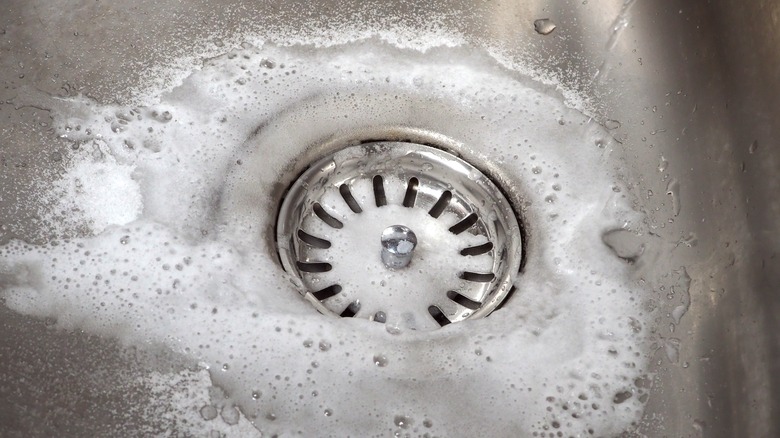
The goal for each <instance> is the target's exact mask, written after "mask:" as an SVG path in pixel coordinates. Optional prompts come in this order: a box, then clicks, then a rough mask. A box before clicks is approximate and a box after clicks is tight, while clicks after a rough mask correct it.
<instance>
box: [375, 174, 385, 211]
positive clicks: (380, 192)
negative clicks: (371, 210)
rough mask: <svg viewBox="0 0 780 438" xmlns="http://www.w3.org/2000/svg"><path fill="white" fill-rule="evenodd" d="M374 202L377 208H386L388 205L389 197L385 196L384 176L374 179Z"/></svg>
mask: <svg viewBox="0 0 780 438" xmlns="http://www.w3.org/2000/svg"><path fill="white" fill-rule="evenodd" d="M374 200H375V201H376V206H377V207H384V206H385V205H387V197H386V196H385V180H384V178H382V175H377V176H375V177H374Z"/></svg>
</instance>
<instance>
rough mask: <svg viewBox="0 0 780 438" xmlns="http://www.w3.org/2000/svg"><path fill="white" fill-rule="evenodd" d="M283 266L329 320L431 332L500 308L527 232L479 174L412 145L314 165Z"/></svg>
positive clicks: (293, 193) (281, 244)
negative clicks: (334, 317) (332, 317)
mask: <svg viewBox="0 0 780 438" xmlns="http://www.w3.org/2000/svg"><path fill="white" fill-rule="evenodd" d="M276 237H277V246H278V250H279V255H280V258H281V261H282V264H283V266H284V268H285V270H287V272H289V273H291V274H292V275H293V276H294V277H295V278H296V279H297V280H298V282H299V287H300V288H301V292H302V293H303V294H304V295H305V297H306V298H307V299H308V300H309V301H310V302H311V303H312V304H314V306H315V307H316V308H317V309H318V310H319V311H320V312H322V313H324V314H332V315H338V316H342V317H363V318H368V319H371V320H374V321H378V322H387V323H392V324H394V325H399V326H404V327H408V328H412V329H419V330H430V329H435V328H438V327H441V326H444V325H447V324H450V323H454V322H460V321H463V320H466V319H470V318H479V317H483V316H486V315H488V314H489V313H490V312H491V311H493V310H495V309H496V308H497V307H498V306H499V305H500V304H501V303H502V302H503V301H504V300H505V299H506V298H507V297H508V296H509V294H510V293H511V291H512V289H513V286H512V283H513V281H514V279H515V276H516V275H517V273H518V270H519V268H520V264H521V257H522V235H521V230H520V225H519V223H518V221H517V217H516V215H515V212H514V211H513V210H512V207H511V205H510V204H509V202H508V201H507V199H506V198H505V197H504V195H503V194H502V192H501V190H499V189H498V187H497V186H496V185H495V184H494V183H493V181H491V180H490V179H489V178H488V177H486V176H485V175H484V174H483V173H482V172H480V171H479V170H478V169H476V168H475V167H474V166H472V165H470V164H468V163H466V162H465V161H463V160H462V159H460V158H458V157H456V156H454V155H452V154H449V153H447V152H444V151H442V150H439V149H435V148H432V147H429V146H424V145H420V144H415V143H406V142H371V143H365V144H361V145H358V146H351V147H347V148H345V149H342V150H340V151H338V152H336V153H334V154H332V155H330V156H328V157H325V158H323V159H321V160H319V161H318V162H316V163H314V164H312V165H311V166H310V167H309V168H308V169H307V170H306V171H305V172H304V173H303V174H302V175H301V176H300V177H299V178H298V179H297V180H296V181H295V182H294V183H293V184H292V186H291V187H290V189H289V191H288V193H287V196H286V197H285V199H284V201H283V203H282V206H281V209H280V212H279V217H278V221H277V236H276Z"/></svg>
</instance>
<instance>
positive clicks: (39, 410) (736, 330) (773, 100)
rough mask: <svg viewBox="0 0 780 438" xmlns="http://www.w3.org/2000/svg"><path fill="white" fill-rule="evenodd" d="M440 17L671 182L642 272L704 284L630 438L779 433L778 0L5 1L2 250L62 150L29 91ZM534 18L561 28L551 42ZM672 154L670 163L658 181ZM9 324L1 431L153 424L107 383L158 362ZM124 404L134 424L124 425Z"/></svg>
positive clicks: (130, 77) (656, 184) (134, 397)
mask: <svg viewBox="0 0 780 438" xmlns="http://www.w3.org/2000/svg"><path fill="white" fill-rule="evenodd" d="M236 11H240V12H241V13H235V12H236ZM442 11H446V12H448V14H447V15H446V17H447V18H445V19H444V20H443V22H442V24H443V25H444V26H447V27H450V28H452V29H455V30H457V31H459V32H461V33H463V34H464V35H465V36H466V38H467V39H468V40H469V41H471V42H472V44H474V45H477V46H479V45H500V46H502V47H505V48H506V49H507V51H508V53H509V56H512V55H513V54H514V53H518V54H519V53H521V52H522V53H534V54H535V60H536V62H537V63H538V65H539V66H541V68H544V69H547V70H549V71H550V72H552V73H561V72H567V71H568V72H576V73H577V75H578V76H579V77H583V78H590V80H587V81H583V83H582V84H581V87H582V90H583V91H584V92H585V93H587V94H589V95H591V96H593V97H594V99H595V100H596V101H597V102H599V104H600V107H601V111H602V113H603V114H604V118H605V119H611V120H616V121H619V122H620V126H619V127H617V128H616V129H614V131H613V132H614V135H615V136H616V138H617V139H619V140H620V141H621V142H622V144H623V145H624V150H623V155H624V157H625V166H626V169H625V170H626V173H627V174H630V175H632V176H631V178H632V179H633V180H634V181H633V183H634V185H635V187H636V188H637V190H639V191H640V192H646V191H648V190H651V191H653V192H654V193H658V194H664V193H666V192H667V187H668V185H669V181H668V180H664V179H663V174H670V175H673V177H674V178H675V179H676V180H677V182H678V189H675V190H677V191H676V192H675V196H674V197H675V198H676V200H674V199H672V198H673V197H672V196H654V197H652V198H650V199H644V200H643V203H642V206H641V208H642V209H643V210H644V211H645V212H647V214H648V223H649V226H650V227H651V228H653V229H654V232H655V234H656V235H657V236H658V239H659V241H663V242H675V241H677V242H680V244H678V245H677V246H676V247H675V249H674V250H673V251H671V253H670V254H671V255H670V257H668V258H667V259H665V260H663V261H662V262H661V261H659V262H658V263H657V264H656V265H653V266H649V267H647V268H646V269H647V272H645V274H644V275H645V276H646V277H647V278H653V277H658V276H661V275H663V272H665V271H669V270H671V269H674V268H678V267H680V266H685V267H686V270H687V272H688V274H689V275H690V277H691V278H692V283H691V301H692V302H691V306H690V312H689V314H688V315H686V317H685V318H684V319H683V320H682V322H681V324H680V325H679V326H678V327H677V328H676V334H677V336H678V337H679V338H681V341H682V348H681V351H680V362H679V363H678V364H670V363H668V361H666V360H665V359H664V358H663V357H662V354H660V353H659V354H658V360H657V362H656V363H657V364H658V366H657V368H656V370H655V372H656V373H657V378H656V379H655V380H656V384H655V386H654V388H653V391H652V396H651V397H650V400H649V402H648V407H647V410H646V413H645V419H644V420H643V421H642V423H641V424H640V425H638V428H637V431H633V432H627V433H626V435H627V436H634V435H635V434H639V435H642V434H644V435H647V436H652V437H655V436H659V437H660V436H669V437H679V436H708V437H731V436H751V437H752V436H755V437H770V436H779V435H780V381H778V377H777V376H778V375H780V321H779V319H780V294H778V290H780V256H778V252H780V219H778V217H780V195H778V193H780V145H779V144H778V139H779V138H780V2H778V1H771V0H755V1H750V2H745V1H739V0H712V1H708V2H690V1H685V0H669V1H663V2H660V1H658V2H650V1H625V2H624V1H622V0H604V1H596V0H590V1H587V0H586V1H580V0H577V1H565V0H555V1H544V2H542V1H525V0H518V1H515V2H473V3H471V2H465V1H445V0H434V1H430V2H424V3H415V2H393V1H389V2H382V3H374V2H360V1H356V0H355V1H349V0H347V1H322V2H302V1H289V2H262V3H259V2H249V1H242V0H233V1H223V2H206V1H203V0H200V1H190V2H180V1H178V0H153V1H152V0H140V1H135V2H118V1H117V2H113V1H98V2H96V1H87V0H65V1H60V2H50V1H43V0H4V1H3V2H2V3H0V224H1V225H2V226H3V228H2V230H3V231H2V234H0V241H7V240H8V239H11V238H15V237H18V238H28V239H32V236H33V233H32V232H31V230H33V229H35V228H36V227H38V226H39V225H40V222H39V221H40V218H38V217H37V216H36V214H35V210H34V208H33V206H32V205H31V203H30V202H29V200H28V199H27V198H26V194H27V193H29V189H30V184H31V180H32V175H49V174H51V175H52V178H53V177H54V175H56V172H57V168H58V164H57V161H56V160H55V159H53V153H55V152H57V151H58V150H59V148H61V147H62V146H61V145H60V144H58V143H57V141H56V139H53V138H52V136H51V135H48V134H47V133H46V129H41V127H42V126H44V128H45V125H42V124H46V123H49V122H50V118H49V116H48V113H47V112H46V111H43V110H41V109H37V108H33V107H23V108H16V106H15V104H14V98H15V97H16V96H18V95H19V94H20V93H23V92H24V90H25V89H30V88H32V89H37V90H40V91H43V92H47V93H51V94H54V95H57V94H69V95H70V94H75V93H83V94H84V95H86V96H89V97H92V98H94V99H97V100H98V101H101V102H114V101H122V99H123V98H125V97H126V96H125V95H123V94H122V93H120V92H118V91H117V90H126V89H127V88H128V87H131V86H132V85H133V84H136V83H139V82H140V81H142V80H143V78H142V77H141V74H142V71H143V70H142V69H140V68H138V67H139V66H146V65H154V64H156V63H164V62H166V61H167V60H170V59H172V58H175V57H177V56H181V55H184V54H186V53H188V51H190V50H192V48H193V47H194V46H195V45H197V44H198V41H200V40H204V39H208V38H213V35H219V34H224V35H229V34H230V33H231V32H232V31H235V30H237V29H242V30H252V29H256V30H258V31H262V29H264V28H272V27H274V26H279V25H280V23H283V25H285V26H290V27H295V26H298V25H299V23H300V26H303V25H304V24H306V23H320V24H322V25H324V26H327V25H328V23H338V22H343V21H344V20H346V19H347V18H345V17H349V16H355V15H360V14H363V15H362V16H365V17H367V18H366V19H367V20H368V21H371V20H376V21H377V23H381V18H382V17H383V16H385V15H393V16H395V17H400V18H399V21H400V22H403V21H404V20H406V19H407V18H408V19H409V20H410V22H412V23H413V22H414V20H413V18H415V17H416V18H419V17H427V16H429V15H430V16H433V15H437V16H438V14H439V13H440V12H442ZM540 18H549V19H551V20H552V21H553V22H554V23H555V24H556V26H557V27H556V29H555V30H554V31H553V32H551V33H550V34H549V35H545V36H543V35H540V34H539V33H537V32H536V31H535V30H534V21H535V20H536V19H540ZM518 56H519V55H518ZM660 157H663V158H664V160H666V161H667V162H668V164H667V166H668V167H667V169H666V170H665V171H664V172H659V170H658V167H659V159H660ZM672 202H680V213H679V215H677V216H674V217H673V219H674V221H673V222H669V219H670V217H669V214H668V210H669V204H670V203H672ZM656 208H658V209H659V210H656ZM692 235H695V245H690V246H689V245H688V244H686V243H691V242H692V241H691V240H689V239H688V236H692ZM0 326H2V333H3V336H1V337H0V358H2V361H0V435H3V436H46V435H60V436H85V435H94V434H103V435H105V434H112V433H114V434H116V433H117V431H120V430H121V431H124V432H127V433H128V434H130V435H132V434H133V431H134V430H140V429H134V427H135V426H134V423H131V422H128V420H127V418H132V417H133V413H134V412H136V411H134V410H133V409H134V407H137V406H139V403H143V402H144V392H143V391H142V390H141V389H138V388H135V389H132V390H129V392H130V393H131V395H130V396H128V391H116V390H115V388H113V387H106V385H105V384H104V383H102V380H101V379H95V378H94V376H95V375H96V373H97V374H98V375H101V374H102V375H110V374H116V375H121V376H132V375H133V374H134V373H135V374H140V373H141V372H142V370H145V369H148V368H149V367H150V366H151V365H150V363H151V362H153V361H150V360H149V357H148V355H142V356H143V357H140V356H136V355H132V354H126V353H125V352H123V351H122V348H121V347H120V346H119V345H117V343H116V342H114V341H107V340H95V339H93V338H91V337H88V336H87V335H85V334H82V333H80V332H72V333H63V332H60V331H54V330H51V329H49V328H47V327H46V322H45V321H37V320H34V319H32V318H27V317H22V316H19V315H17V314H15V313H13V312H11V311H10V310H8V309H7V308H5V307H4V306H0ZM166 363H168V362H166ZM683 364H687V366H683ZM184 365H187V362H186V361H182V362H180V366H184ZM166 366H169V365H166ZM111 381H112V382H117V381H120V380H117V377H116V376H114V377H113V378H112V380H111ZM121 381H125V380H121ZM126 381H132V379H131V378H129V377H128V378H127V380H126ZM109 407H110V408H109ZM123 409H124V410H125V411H126V412H128V413H129V414H128V416H117V415H116V412H121V411H122V410H123ZM139 415H140V412H139ZM136 419H137V421H138V422H143V421H146V420H144V419H143V418H140V417H138V418H136Z"/></svg>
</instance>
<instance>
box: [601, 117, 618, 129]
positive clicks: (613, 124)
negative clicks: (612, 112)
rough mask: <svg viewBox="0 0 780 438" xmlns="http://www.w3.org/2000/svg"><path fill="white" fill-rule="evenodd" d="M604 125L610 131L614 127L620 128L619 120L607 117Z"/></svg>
mask: <svg viewBox="0 0 780 438" xmlns="http://www.w3.org/2000/svg"><path fill="white" fill-rule="evenodd" d="M604 127H605V128H607V129H609V130H610V131H612V130H614V129H618V128H620V122H618V121H617V120H612V119H609V120H607V121H606V122H604Z"/></svg>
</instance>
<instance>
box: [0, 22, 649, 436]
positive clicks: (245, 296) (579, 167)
mask: <svg viewBox="0 0 780 438" xmlns="http://www.w3.org/2000/svg"><path fill="white" fill-rule="evenodd" d="M438 37H439V38H443V36H442V35H438ZM437 41H438V40H437ZM300 42H301V43H312V42H311V41H308V42H307V41H304V40H301V41H300ZM393 42H394V40H393V38H391V36H387V37H385V38H383V41H360V42H357V43H354V44H343V45H328V46H327V47H318V46H317V44H310V45H301V46H295V47H276V46H273V45H270V44H265V45H262V46H261V45H259V44H257V45H254V46H253V45H250V44H245V45H244V46H243V47H242V48H241V49H236V50H232V51H230V52H228V53H226V54H224V55H222V56H218V57H215V58H212V59H210V60H208V61H207V62H206V63H205V65H204V66H203V68H202V69H200V70H198V71H196V72H193V73H192V74H191V75H189V76H188V77H187V79H186V80H183V81H182V83H181V85H180V86H178V87H177V88H175V89H173V90H171V91H170V92H168V93H163V94H161V95H160V96H159V103H157V104H155V105H153V106H147V107H117V106H108V105H98V104H95V103H92V102H90V101H89V100H88V99H85V98H74V99H70V100H65V101H57V102H54V101H52V102H50V106H51V107H52V108H54V110H53V115H54V118H55V126H56V128H57V129H58V130H59V132H58V134H59V135H61V136H62V137H63V141H66V142H69V143H70V144H71V145H73V146H77V147H78V152H77V153H74V154H73V155H72V156H71V157H70V159H71V160H72V161H71V163H70V164H69V165H68V167H67V169H66V173H65V175H64V177H63V178H62V179H61V180H60V181H58V182H57V183H56V184H55V186H54V187H52V189H51V190H52V191H51V193H50V196H49V197H48V198H47V199H51V196H54V195H52V194H56V197H60V198H61V199H60V201H59V202H58V203H57V206H56V208H55V209H54V211H51V212H50V214H51V215H52V217H60V216H62V215H63V214H65V215H66V222H67V221H71V222H72V223H69V224H67V225H68V226H69V227H71V228H72V229H75V230H78V229H80V228H84V227H86V228H87V229H88V230H89V233H83V234H89V235H88V236H87V237H81V238H74V239H70V240H67V241H62V242H57V244H54V243H52V244H47V245H42V246H29V245H26V244H23V243H21V242H12V243H11V244H9V245H7V246H5V247H2V248H0V256H1V257H0V280H2V281H4V283H5V284H6V287H5V289H4V292H3V296H4V297H5V300H6V302H7V305H8V306H9V307H11V308H13V309H15V310H17V311H19V312H23V313H26V314H31V315H37V316H41V317H44V316H47V317H56V318H57V320H58V322H59V324H61V325H62V326H64V327H74V328H80V329H83V330H87V331H90V332H92V333H97V334H101V335H105V336H113V337H118V338H121V339H123V340H125V341H127V342H130V343H135V344H139V345H143V344H145V343H148V342H153V343H163V344H166V345H167V346H169V347H170V348H172V349H174V350H176V351H180V352H182V353H185V354H188V355H191V356H192V357H193V358H195V359H196V360H198V361H200V362H202V363H203V364H204V366H206V367H208V369H209V372H210V377H211V380H212V381H213V382H214V384H215V385H217V386H219V387H220V388H221V389H222V390H224V391H225V393H226V395H227V396H228V397H229V401H230V403H228V404H225V406H224V407H222V408H220V409H222V410H221V411H220V412H221V413H220V415H222V421H224V422H226V423H227V424H228V425H234V426H235V427H224V428H222V429H220V431H221V432H223V433H235V434H236V435H237V436H246V435H245V434H246V433H247V430H248V429H246V426H247V423H246V422H245V419H248V420H249V421H251V422H252V423H253V424H254V426H255V427H256V428H257V430H259V431H261V432H262V433H263V435H264V436H265V435H266V434H267V435H268V436H272V435H273V434H277V433H278V434H281V433H285V432H289V433H300V434H302V435H303V436H345V435H352V436H387V435H388V434H392V433H399V434H400V435H406V434H409V435H414V436H421V435H424V434H429V435H431V436H476V435H489V436H538V437H553V436H612V435H617V434H620V433H622V432H623V431H625V430H627V429H628V428H630V427H631V425H632V423H634V422H636V421H638V420H639V418H640V417H641V414H642V411H643V407H644V401H645V398H646V393H645V391H646V390H645V389H644V388H642V387H640V386H639V385H637V383H636V382H637V381H638V380H639V379H641V378H643V377H644V376H645V375H646V373H647V364H648V354H649V352H648V351H647V348H646V345H645V336H647V331H648V330H649V329H648V324H649V321H650V316H651V315H650V313H649V312H648V311H646V310H645V309H643V308H642V303H643V302H644V299H643V298H642V295H643V293H644V291H643V290H642V289H641V288H640V287H639V286H638V285H637V284H636V283H635V281H634V280H633V279H632V278H631V276H630V266H629V265H628V264H627V263H626V262H625V261H624V260H623V259H620V258H619V257H617V256H616V255H615V254H614V253H613V252H612V250H611V249H610V248H608V247H607V246H606V245H604V243H603V242H602V235H603V234H604V233H606V232H609V231H612V230H616V229H621V228H622V227H623V226H624V224H625V223H627V222H629V221H631V220H633V218H635V216H636V213H635V212H633V211H632V209H631V205H630V201H629V200H628V199H627V198H626V197H625V195H624V193H625V192H626V191H625V190H622V191H621V190H620V184H619V183H618V182H617V178H616V177H615V176H614V175H612V174H611V171H612V169H611V167H610V166H609V165H608V159H607V158H608V156H609V152H610V149H611V147H612V146H613V143H612V142H611V140H610V137H609V135H608V134H607V133H606V132H604V131H603V130H602V129H601V128H600V127H599V126H598V125H596V124H595V123H594V122H592V121H591V120H590V119H589V118H588V117H586V116H584V115H583V114H582V113H580V112H578V111H576V110H573V109H571V108H570V107H567V106H566V105H565V104H564V103H563V102H562V101H561V100H560V99H559V98H558V97H556V96H551V95H548V94H545V93H543V92H541V91H539V89H545V87H535V86H534V84H535V83H534V82H533V81H531V80H529V79H527V78H526V77H525V76H523V75H521V74H518V73H517V71H512V70H508V69H506V68H505V67H503V66H502V65H501V64H500V63H498V62H496V61H495V59H493V58H491V57H490V55H488V54H485V53H484V52H481V51H477V50H472V49H468V48H466V47H463V46H460V44H461V43H462V41H461V40H460V39H458V38H454V39H453V40H446V39H444V40H441V41H438V42H437V44H436V45H430V46H426V47H424V52H423V51H420V50H416V48H415V49H408V48H405V49H402V48H398V47H395V46H393V45H392V43H393ZM314 43H317V41H314ZM377 124H386V125H390V126H403V127H410V128H417V129H423V130H428V131H432V132H437V133H441V134H443V135H445V136H448V137H450V138H453V139H456V140H457V141H459V142H461V143H462V144H464V145H466V146H465V149H464V151H463V154H464V157H465V158H466V159H468V160H470V161H480V162H481V163H490V165H491V168H492V169H494V170H495V172H496V174H498V175H502V178H505V179H506V180H508V181H511V184H512V187H510V189H511V190H513V191H516V192H517V194H518V197H520V198H522V199H523V205H518V206H517V208H518V210H520V212H521V214H522V215H523V217H524V219H525V220H526V221H527V224H526V225H527V227H528V231H529V237H528V238H529V246H528V251H527V257H528V263H527V265H526V266H525V268H524V271H523V273H522V274H521V275H520V277H519V279H518V281H517V282H516V287H517V291H516V293H515V294H514V296H513V297H512V299H511V300H510V301H509V302H508V303H507V304H506V306H505V307H504V308H502V309H500V310H498V311H496V312H495V313H493V314H492V315H491V316H490V317H488V318H485V319H481V320H473V321H466V322H463V323H459V324H452V325H450V326H447V327H446V328H444V329H441V330H436V331H433V332H424V333H423V332H419V333H418V332H414V331H404V330H402V329H400V328H398V327H393V326H390V325H388V326H385V325H383V324H378V323H375V322H369V321H367V320H363V319H349V318H344V319H334V318H329V317H325V316H322V315H320V314H318V313H317V312H316V311H315V310H314V309H313V308H312V306H311V305H310V304H309V303H307V302H306V301H305V300H303V299H302V298H301V297H300V295H299V292H298V290H297V289H296V288H295V286H294V285H293V284H292V282H291V281H290V278H289V277H287V276H286V274H285V273H284V272H283V271H282V270H281V269H280V268H279V266H278V263H277V261H276V260H275V249H274V247H273V246H272V238H269V237H272V236H269V233H272V231H270V230H273V225H274V221H275V219H276V218H275V214H276V211H277V205H276V204H275V203H276V202H277V201H278V199H277V198H275V197H274V196H275V195H274V194H275V193H276V192H275V190H278V189H279V188H278V187H274V185H275V184H276V183H278V182H281V181H290V180H291V178H293V177H294V175H290V174H288V173H287V170H286V169H289V168H290V167H289V166H291V165H292V164H294V163H295V159H296V157H298V156H300V155H301V154H302V153H303V152H304V151H306V150H307V147H309V146H311V145H312V144H317V143H318V142H323V141H325V140H327V139H328V138H330V137H331V136H333V135H338V134H343V133H345V132H349V131H350V130H354V129H361V128H366V127H371V126H375V125H377ZM93 151H98V152H94V153H92V152H93ZM63 212H65V213H63ZM67 212H72V213H67ZM367 229H368V227H367ZM376 238H377V239H378V236H376ZM336 249H337V250H338V251H341V253H342V255H343V257H344V259H345V260H348V261H349V263H348V266H346V265H345V267H339V268H338V269H337V270H335V271H334V275H339V276H342V277H346V276H349V275H353V276H354V278H353V279H352V281H353V282H354V283H355V284H359V285H361V287H370V286H367V285H370V284H371V283H370V281H367V280H368V279H366V278H362V277H360V270H359V269H358V267H359V266H360V265H361V263H367V261H366V260H365V259H366V258H368V257H370V254H369V255H366V254H368V253H365V252H362V251H352V250H351V248H350V247H349V246H345V247H343V248H336ZM369 253H370V252H369ZM376 256H377V257H379V253H378V252H376ZM440 264H441V266H434V267H432V268H431V272H433V273H434V274H435V273H436V272H437V270H442V271H444V270H447V269H451V266H450V265H448V263H447V262H446V260H445V261H442V262H441V263H440ZM352 266H354V268H355V269H354V270H352ZM351 270H352V271H353V272H352V273H351V274H350V271H351ZM421 278H423V277H421ZM413 280H415V279H413ZM423 280H424V278H423ZM410 281H411V280H410ZM415 281H422V280H420V279H416V280H415ZM425 281H427V280H425ZM427 286H428V287H436V286H437V285H436V284H429V285H427ZM377 287H381V286H377ZM153 378H155V379H157V378H159V379H162V380H165V379H169V380H171V379H172V380H171V382H174V383H175V382H176V378H177V377H175V376H174V377H171V376H168V377H164V376H162V375H160V376H154V377H153ZM191 382H192V383H191V385H190V386H188V387H187V388H186V389H182V391H184V392H185V393H186V391H192V393H193V394H199V395H197V397H196V400H198V403H201V402H202V403H203V406H206V407H205V408H203V406H198V409H201V408H203V409H202V410H201V411H199V415H200V418H203V419H204V421H205V419H212V418H214V415H215V413H216V412H217V408H214V409H213V410H212V409H210V408H208V406H210V403H211V402H208V401H206V400H204V399H203V397H204V396H203V393H202V392H198V391H199V390H198V387H199V386H198V385H205V383H203V382H202V381H201V380H199V379H191ZM173 386H175V385H173ZM185 386H186V385H185ZM171 397H173V396H171ZM171 397H169V398H171ZM173 398H175V397H173ZM173 398H172V399H173ZM180 401H181V406H183V407H182V409H181V412H178V413H177V412H172V413H171V415H182V416H187V415H193V411H192V409H190V408H189V407H191V406H190V405H191V404H192V400H190V399H188V398H187V397H182V398H181V400H180ZM233 403H234V404H235V406H236V407H237V408H238V409H239V410H240V416H241V417H242V418H240V419H239V413H238V411H235V412H234V411H231V410H230V409H233V408H232V406H233ZM225 409H226V410H225ZM193 418H194V417H193ZM209 421H211V420H209ZM188 424H193V425H194V426H193V428H194V429H193V430H196V429H197V428H199V427H214V426H208V425H207V426H203V424H202V422H201V421H200V420H197V421H195V420H193V421H191V422H189V423H188ZM209 424H211V423H209ZM185 432H186V431H185Z"/></svg>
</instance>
